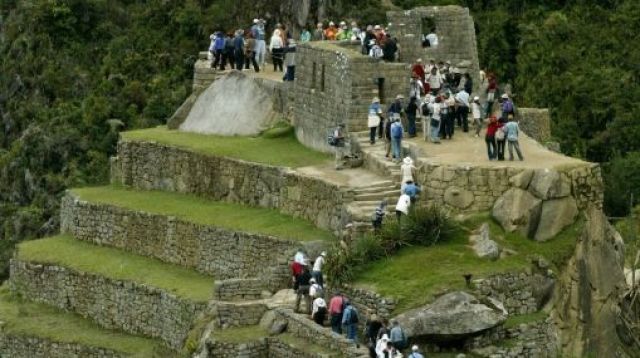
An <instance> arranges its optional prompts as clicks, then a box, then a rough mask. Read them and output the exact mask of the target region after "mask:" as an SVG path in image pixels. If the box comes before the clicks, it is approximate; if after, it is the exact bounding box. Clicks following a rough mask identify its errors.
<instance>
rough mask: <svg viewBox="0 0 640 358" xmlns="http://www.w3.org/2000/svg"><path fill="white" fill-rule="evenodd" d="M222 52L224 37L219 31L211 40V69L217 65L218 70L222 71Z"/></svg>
mask: <svg viewBox="0 0 640 358" xmlns="http://www.w3.org/2000/svg"><path fill="white" fill-rule="evenodd" d="M223 52H224V35H223V34H222V32H221V31H218V32H216V33H215V38H214V40H213V58H214V60H213V63H212V64H211V68H216V67H218V65H221V66H220V70H224V67H223V66H222V63H223V59H222V53H223Z"/></svg>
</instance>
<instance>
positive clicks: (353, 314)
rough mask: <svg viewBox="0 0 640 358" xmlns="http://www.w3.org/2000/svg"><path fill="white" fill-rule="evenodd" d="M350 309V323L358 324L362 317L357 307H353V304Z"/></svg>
mask: <svg viewBox="0 0 640 358" xmlns="http://www.w3.org/2000/svg"><path fill="white" fill-rule="evenodd" d="M350 311H351V315H350V319H349V323H350V324H357V323H358V322H360V318H359V317H358V311H356V309H355V308H353V306H351V309H350Z"/></svg>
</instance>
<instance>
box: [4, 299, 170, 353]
mask: <svg viewBox="0 0 640 358" xmlns="http://www.w3.org/2000/svg"><path fill="white" fill-rule="evenodd" d="M0 320H1V321H2V329H0V357H15V358H20V357H25V358H27V357H29V358H32V357H42V358H44V357H105V358H106V357H131V356H135V357H152V356H162V357H175V356H177V353H176V352H173V351H171V350H169V349H167V348H165V347H163V346H162V344H161V342H160V341H159V340H155V339H149V338H143V337H138V336H133V335H130V334H126V333H123V332H120V331H116V330H108V329H104V328H100V327H97V326H96V325H95V324H94V323H93V322H92V321H91V320H88V319H86V318H83V317H81V316H79V315H77V314H73V313H71V312H65V311H63V310H60V309H57V308H54V307H50V306H47V305H44V304H41V303H32V302H25V301H23V300H20V299H18V298H16V297H12V295H11V293H10V292H9V290H8V287H2V288H0Z"/></svg>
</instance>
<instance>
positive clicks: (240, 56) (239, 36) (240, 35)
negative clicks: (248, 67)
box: [233, 30, 244, 71]
mask: <svg viewBox="0 0 640 358" xmlns="http://www.w3.org/2000/svg"><path fill="white" fill-rule="evenodd" d="M233 56H234V60H235V69H236V70H238V71H242V69H243V68H244V31H242V30H237V31H236V36H235V37H234V38H233Z"/></svg>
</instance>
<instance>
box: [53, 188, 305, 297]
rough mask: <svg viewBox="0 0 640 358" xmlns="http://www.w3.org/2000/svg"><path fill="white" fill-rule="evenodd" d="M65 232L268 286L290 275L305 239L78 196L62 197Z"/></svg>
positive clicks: (63, 230) (63, 227)
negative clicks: (292, 261) (293, 259)
mask: <svg viewBox="0 0 640 358" xmlns="http://www.w3.org/2000/svg"><path fill="white" fill-rule="evenodd" d="M60 218H61V220H60V221H61V231H62V232H66V233H70V234H72V235H73V236H74V237H75V238H77V239H79V240H83V241H89V242H93V243H96V244H99V245H107V246H112V247H116V248H121V249H125V250H127V251H130V252H134V253H136V254H139V255H143V256H149V257H155V258H158V259H160V260H162V261H165V262H169V263H173V264H178V265H181V266H185V267H189V268H193V269H195V270H197V271H198V272H201V273H205V274H209V275H213V276H214V277H217V278H222V279H227V278H238V277H241V278H245V277H253V278H255V277H256V276H259V277H261V279H262V283H263V284H262V285H261V286H260V287H262V288H269V289H274V290H275V289H277V288H280V287H281V286H282V285H285V284H286V282H288V281H287V279H288V269H287V260H288V258H289V257H290V256H292V255H293V253H294V252H293V251H295V249H296V248H297V247H298V246H300V243H298V242H295V241H291V240H283V239H279V238H276V237H273V236H268V235H259V234H250V233H243V232H236V231H230V230H226V229H221V228H218V227H213V226H206V225H200V224H195V223H191V222H188V221H185V220H181V219H177V218H175V217H172V216H166V215H159V214H151V213H146V212H142V211H135V210H131V209H126V208H121V207H117V206H112V205H108V204H102V203H92V202H88V201H83V200H81V199H79V198H77V197H76V196H75V195H73V194H72V193H70V192H67V194H66V195H65V196H64V197H63V198H62V204H61V209H60Z"/></svg>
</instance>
